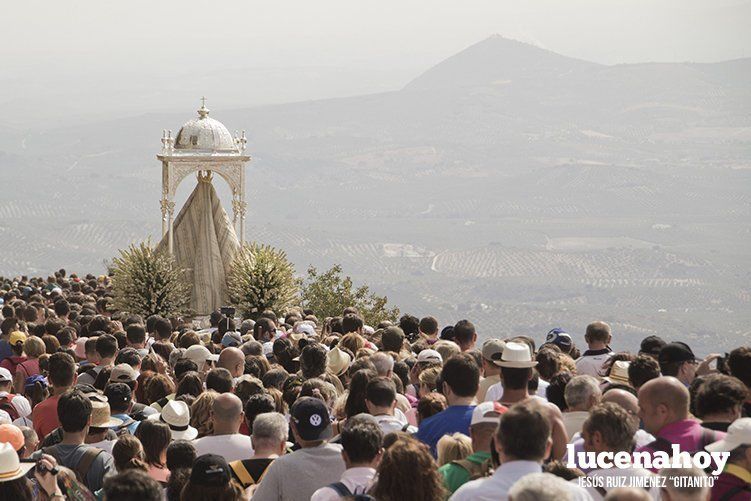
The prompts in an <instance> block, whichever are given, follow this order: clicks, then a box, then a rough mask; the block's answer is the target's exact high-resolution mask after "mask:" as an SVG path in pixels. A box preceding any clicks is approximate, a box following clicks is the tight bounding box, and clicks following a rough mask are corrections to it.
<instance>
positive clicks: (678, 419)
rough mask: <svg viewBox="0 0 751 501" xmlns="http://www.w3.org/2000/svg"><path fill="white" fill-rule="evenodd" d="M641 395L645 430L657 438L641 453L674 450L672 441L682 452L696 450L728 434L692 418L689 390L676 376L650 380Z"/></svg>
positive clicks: (640, 413) (638, 450) (641, 415)
mask: <svg viewBox="0 0 751 501" xmlns="http://www.w3.org/2000/svg"><path fill="white" fill-rule="evenodd" d="M638 398H639V419H641V420H642V422H643V424H644V429H645V430H646V431H648V432H649V433H651V434H653V435H654V436H655V437H657V438H656V439H655V440H654V441H653V442H651V443H649V444H647V445H644V446H642V447H639V448H638V449H637V452H647V453H654V452H656V451H663V452H670V451H672V444H678V445H679V446H680V448H681V452H688V453H693V452H697V451H701V450H703V449H704V446H705V445H708V444H710V443H712V442H715V441H717V440H719V439H721V438H723V437H724V436H725V433H723V432H720V431H713V430H709V429H707V428H703V427H702V426H701V424H700V423H699V422H698V421H696V420H694V419H690V417H689V411H688V406H689V393H688V389H687V388H686V386H685V385H684V384H683V383H682V382H681V381H679V380H678V379H676V378H674V377H671V376H661V377H659V378H657V379H653V380H651V381H649V382H647V383H646V384H644V386H642V387H641V388H640V389H639V397H638ZM653 471H654V470H653Z"/></svg>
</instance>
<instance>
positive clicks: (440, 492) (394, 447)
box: [370, 437, 446, 501]
mask: <svg viewBox="0 0 751 501" xmlns="http://www.w3.org/2000/svg"><path fill="white" fill-rule="evenodd" d="M405 465H410V466H409V467H408V468H405ZM415 472H419V475H416V474H415ZM370 494H371V495H372V496H373V497H374V498H375V499H377V500H378V501H402V500H406V499H409V500H410V501H433V500H436V499H444V498H445V496H446V491H445V490H444V488H443V483H442V482H441V476H440V475H439V473H438V467H437V466H436V463H435V461H434V460H433V457H432V455H431V452H430V449H429V448H428V447H427V446H426V445H425V444H423V443H421V442H418V441H417V440H415V439H414V438H410V437H404V438H398V439H397V440H396V441H395V442H394V443H393V444H391V445H390V446H389V447H388V448H386V450H385V451H384V452H383V457H382V458H381V462H380V463H379V465H378V469H377V480H376V483H375V484H374V485H373V488H372V489H371V491H370Z"/></svg>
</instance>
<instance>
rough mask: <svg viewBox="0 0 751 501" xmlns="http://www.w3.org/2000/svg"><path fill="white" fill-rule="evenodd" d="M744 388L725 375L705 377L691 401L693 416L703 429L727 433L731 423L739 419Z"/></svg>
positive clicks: (744, 397) (741, 384) (738, 382)
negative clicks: (698, 420)
mask: <svg viewBox="0 0 751 501" xmlns="http://www.w3.org/2000/svg"><path fill="white" fill-rule="evenodd" d="M745 400H746V387H745V386H744V385H743V383H741V382H740V381H739V380H738V379H736V378H734V377H732V376H726V375H725V374H711V375H709V376H706V377H705V378H704V379H703V381H702V382H701V385H700V386H699V389H698V391H697V392H696V395H695V397H694V400H693V404H694V409H695V413H694V414H695V415H696V417H698V418H700V419H701V425H702V426H703V427H704V428H709V429H710V430H717V431H728V427H729V426H730V424H731V423H732V422H734V421H735V420H736V419H738V418H740V417H741V411H742V409H743V402H744V401H745Z"/></svg>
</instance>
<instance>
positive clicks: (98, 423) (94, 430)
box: [86, 394, 123, 454]
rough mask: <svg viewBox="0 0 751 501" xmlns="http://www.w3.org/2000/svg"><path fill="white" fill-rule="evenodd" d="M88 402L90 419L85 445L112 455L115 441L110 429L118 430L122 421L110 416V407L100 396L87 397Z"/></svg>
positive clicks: (113, 433) (114, 435)
mask: <svg viewBox="0 0 751 501" xmlns="http://www.w3.org/2000/svg"><path fill="white" fill-rule="evenodd" d="M89 400H91V419H90V422H89V433H88V435H87V436H86V443H87V444H89V445H90V446H92V447H96V448H97V449H102V450H103V451H106V452H109V453H110V454H112V446H113V445H115V440H117V438H116V434H115V432H114V431H113V430H112V428H119V427H120V426H122V424H123V421H122V420H121V419H117V418H114V417H112V416H111V414H110V413H111V411H110V406H109V404H108V403H107V402H106V401H105V399H104V398H103V397H102V396H101V395H99V394H94V395H92V396H89Z"/></svg>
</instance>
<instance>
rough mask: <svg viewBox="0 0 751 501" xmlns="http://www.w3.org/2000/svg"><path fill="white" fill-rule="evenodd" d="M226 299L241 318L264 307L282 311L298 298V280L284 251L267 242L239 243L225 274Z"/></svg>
mask: <svg viewBox="0 0 751 501" xmlns="http://www.w3.org/2000/svg"><path fill="white" fill-rule="evenodd" d="M227 288H228V290H229V296H230V301H231V302H232V304H234V305H235V306H237V308H238V310H240V313H241V314H242V316H243V317H244V318H252V319H256V318H258V315H260V314H261V313H263V312H264V310H272V311H275V312H278V313H283V312H284V311H285V310H288V309H289V308H291V307H293V306H297V305H298V304H299V300H300V281H299V280H298V279H297V278H295V268H294V267H293V266H292V263H290V262H289V260H288V259H287V254H286V253H285V252H284V251H282V250H279V249H275V248H274V247H271V246H270V245H261V244H258V243H255V242H253V243H250V244H245V245H243V248H242V249H241V250H240V251H239V252H238V253H237V255H236V256H235V259H234V260H233V262H232V269H231V271H230V273H229V275H228V276H227Z"/></svg>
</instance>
